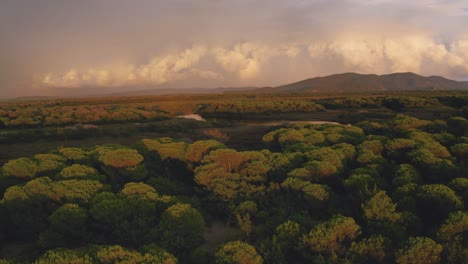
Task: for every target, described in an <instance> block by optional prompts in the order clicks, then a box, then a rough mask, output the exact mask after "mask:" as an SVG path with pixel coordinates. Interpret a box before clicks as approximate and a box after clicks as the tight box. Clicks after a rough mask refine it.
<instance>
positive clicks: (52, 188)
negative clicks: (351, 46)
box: [0, 96, 468, 264]
mask: <svg viewBox="0 0 468 264" xmlns="http://www.w3.org/2000/svg"><path fill="white" fill-rule="evenodd" d="M252 98H255V96H253V97H252ZM335 99H336V98H335ZM358 99H359V98H356V97H355V96H350V99H349V100H348V99H344V98H343V99H339V100H338V101H340V102H342V103H343V107H352V108H355V107H358V106H359V107H366V108H367V109H366V111H367V110H369V111H371V112H372V111H374V110H377V111H381V110H382V109H373V108H372V107H375V106H377V107H380V106H381V104H382V102H383V101H384V100H386V101H387V103H389V104H394V103H395V104H400V106H401V110H402V111H406V110H405V109H412V111H413V110H414V112H411V113H407V112H405V115H396V116H394V114H392V113H391V112H390V111H389V110H383V111H382V113H380V114H381V115H382V116H383V115H384V114H387V115H388V117H387V118H389V119H387V120H383V121H379V122H377V121H376V120H379V118H381V117H377V113H373V114H375V116H374V117H375V119H369V120H368V121H364V122H361V123H359V125H358V126H353V125H332V124H323V125H310V124H305V125H304V124H303V125H300V124H292V125H287V126H283V127H280V126H278V127H276V128H277V129H275V128H273V127H271V128H268V127H266V126H265V127H261V128H258V131H265V132H264V136H263V143H262V142H255V143H254V144H253V145H251V144H247V143H244V142H241V140H239V139H238V138H236V137H235V136H232V135H236V134H237V135H239V134H242V133H244V130H240V129H239V131H236V130H237V129H238V127H230V126H229V125H228V124H227V123H226V124H224V125H225V126H226V127H224V128H223V131H229V136H230V139H229V140H227V141H225V144H226V145H224V144H222V143H220V142H218V141H214V140H199V141H195V142H194V143H187V142H192V141H191V140H189V139H184V141H181V140H176V139H172V138H168V137H163V138H156V139H144V140H140V141H139V142H138V143H137V144H136V145H135V146H134V147H128V146H122V145H102V146H95V147H89V148H88V147H86V148H73V147H66V148H60V149H58V150H56V151H53V152H51V153H48V154H38V155H34V156H33V157H30V158H19V159H13V160H5V162H4V163H3V167H2V168H1V169H0V191H2V200H1V202H0V249H1V250H0V259H2V258H3V259H5V260H7V261H11V263H21V262H24V263H34V261H36V263H166V264H170V263H176V262H177V261H179V263H262V261H264V262H265V263H449V264H455V263H456V264H458V263H464V261H466V259H468V250H467V245H468V244H467V243H468V241H467V240H466V238H467V237H468V236H467V232H468V231H467V230H468V229H467V223H468V222H467V214H466V209H465V208H466V207H465V206H466V204H467V202H468V178H467V177H466V175H467V174H466V172H467V171H468V168H467V163H466V161H467V160H466V158H467V157H466V153H465V152H466V151H465V149H466V144H468V137H466V136H465V133H466V132H465V131H466V128H465V122H466V120H465V119H464V118H461V117H452V118H451V117H448V116H449V114H450V112H449V110H447V109H446V108H444V109H445V110H447V112H446V113H444V114H442V113H441V114H440V115H439V116H437V117H436V118H437V119H439V120H435V121H434V120H432V121H430V120H422V119H418V118H416V117H415V116H423V114H424V115H425V114H427V115H430V113H428V112H424V111H422V110H421V109H423V108H426V107H429V106H432V105H437V102H435V101H434V100H433V99H434V97H425V98H422V100H417V99H415V98H411V97H410V98H398V97H397V96H392V98H390V97H387V98H384V97H380V96H373V97H369V98H366V99H364V98H363V99H362V100H358ZM301 100H302V99H301ZM327 100H328V101H327ZM333 100H334V99H330V98H327V99H324V100H323V102H332V101H333ZM272 101H279V100H272ZM338 101H336V102H338ZM321 102H322V101H321ZM161 103H162V102H161ZM229 103H230V102H226V104H229ZM433 103H435V104H433ZM346 104H349V105H348V106H347V105H346ZM291 107H292V105H291ZM298 107H299V106H298ZM391 107H393V106H391ZM247 109H248V108H245V109H244V110H247ZM348 109H349V108H348ZM0 110H1V109H0ZM244 110H241V112H242V111H244ZM259 111H260V110H259ZM431 111H432V110H431ZM434 111H436V110H434ZM363 113H364V111H363ZM241 114H242V113H241ZM323 114H330V113H327V112H325V113H323ZM406 114H408V115H406ZM359 115H362V116H365V115H367V114H362V113H359ZM409 115H411V117H410V116H409ZM371 120H372V121H371ZM374 121H376V122H374ZM214 124H217V125H219V124H218V123H210V122H209V121H208V122H206V123H203V124H201V125H200V126H199V127H203V129H200V130H206V129H211V128H213V129H214V128H216V127H214ZM138 126H142V127H143V126H145V127H146V124H142V125H138ZM148 127H149V126H148ZM258 127H260V126H258ZM193 128H194V127H192V128H185V129H192V130H191V132H190V133H193V137H192V135H189V137H191V138H192V139H194V140H197V139H203V138H206V136H204V135H202V133H201V132H200V131H195V130H193ZM205 128H206V129H205ZM256 129H257V128H256ZM158 131H159V130H158ZM161 131H162V130H161ZM161 131H159V132H161ZM181 131H182V130H181ZM231 131H234V132H232V134H231ZM245 131H248V132H246V135H245V138H248V137H250V136H251V135H250V134H249V132H250V131H252V130H248V129H246V130H245ZM199 132H200V133H199ZM176 136H177V137H181V138H182V137H184V138H185V137H187V135H185V134H180V135H179V134H177V135H176V134H174V137H176ZM252 137H256V139H258V141H260V138H261V136H260V135H259V134H255V135H254V134H253V135H252ZM254 140H255V139H254ZM254 140H252V141H254ZM249 142H250V141H249ZM122 144H123V143H122ZM125 144H127V143H125ZM67 145H68V144H67ZM266 147H267V148H268V149H262V148H266ZM3 192H4V193H3ZM229 241H231V242H229ZM168 252H171V253H172V254H174V255H175V256H174V255H171V254H170V253H168ZM176 257H177V259H178V260H177V259H176ZM0 262H1V261H0ZM3 262H5V261H3Z"/></svg>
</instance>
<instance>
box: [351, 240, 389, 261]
mask: <svg viewBox="0 0 468 264" xmlns="http://www.w3.org/2000/svg"><path fill="white" fill-rule="evenodd" d="M389 247H390V241H389V240H388V239H386V238H385V237H383V236H380V235H379V236H371V237H369V238H364V239H363V240H361V241H359V242H352V243H351V247H350V248H349V252H348V254H349V256H350V258H351V260H352V263H362V264H364V263H382V262H384V260H386V259H388V257H389V256H388V251H389Z"/></svg>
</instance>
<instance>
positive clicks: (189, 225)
mask: <svg viewBox="0 0 468 264" xmlns="http://www.w3.org/2000/svg"><path fill="white" fill-rule="evenodd" d="M204 228H205V221H204V220H203V216H202V215H201V214H200V213H199V212H198V211H197V209H195V208H192V207H191V206H190V205H188V204H175V205H173V206H171V207H169V208H167V210H166V211H165V212H164V213H163V214H162V216H161V221H160V223H159V227H158V229H159V232H158V233H159V240H160V241H161V244H162V245H163V246H164V247H165V248H167V249H169V250H170V251H171V252H184V251H186V250H189V249H193V248H195V247H196V246H198V245H199V244H200V242H201V240H202V233H203V229H204Z"/></svg>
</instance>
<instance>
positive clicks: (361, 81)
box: [256, 72, 468, 93]
mask: <svg viewBox="0 0 468 264" xmlns="http://www.w3.org/2000/svg"><path fill="white" fill-rule="evenodd" d="M460 89H468V82H458V81H454V80H449V79H446V78H444V77H440V76H430V77H424V76H420V75H417V74H414V73H411V72H407V73H393V74H387V75H375V74H358V73H342V74H334V75H330V76H326V77H316V78H311V79H306V80H303V81H299V82H295V83H291V84H286V85H282V86H277V87H273V88H260V89H257V90H256V92H265V93H287V92H297V93H320V92H358V91H359V92H361V91H362V92H364V91H397V90H460Z"/></svg>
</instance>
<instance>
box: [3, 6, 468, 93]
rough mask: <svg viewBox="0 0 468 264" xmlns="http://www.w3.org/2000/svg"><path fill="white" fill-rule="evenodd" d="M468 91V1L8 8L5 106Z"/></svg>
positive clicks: (6, 14)
mask: <svg viewBox="0 0 468 264" xmlns="http://www.w3.org/2000/svg"><path fill="white" fill-rule="evenodd" d="M342 72H358V73H371V74H388V73H394V72H414V73H417V74H421V75H424V76H430V75H441V76H445V77H447V78H451V79H456V80H468V0H288V1H284V0H262V1H258V0H235V1H234V0H77V1H73V0H1V1H0V98H11V97H18V96H38V95H43V96H45V95H80V94H87V93H94V94H100V93H102V94H104V93H110V92H115V91H124V90H125V91H127V90H132V89H133V90H141V89H148V88H191V87H196V88H215V87H240V86H277V85H281V84H286V83H289V82H294V81H299V80H302V79H305V78H311V77H316V76H325V75H330V74H335V73H342Z"/></svg>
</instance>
